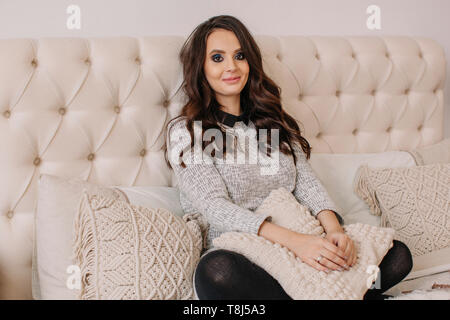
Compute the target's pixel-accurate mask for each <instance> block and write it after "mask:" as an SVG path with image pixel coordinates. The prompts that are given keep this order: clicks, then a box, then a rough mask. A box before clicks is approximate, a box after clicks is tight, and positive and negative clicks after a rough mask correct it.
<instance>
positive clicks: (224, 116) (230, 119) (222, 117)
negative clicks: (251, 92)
mask: <svg viewBox="0 0 450 320" xmlns="http://www.w3.org/2000/svg"><path fill="white" fill-rule="evenodd" d="M217 114H218V116H219V121H220V122H221V123H223V124H224V125H226V126H229V127H234V124H235V123H236V122H239V121H243V122H244V123H245V125H246V126H248V121H249V119H248V117H247V115H246V114H245V113H241V115H239V116H235V115H234V114H231V113H228V112H225V111H222V110H220V109H217Z"/></svg>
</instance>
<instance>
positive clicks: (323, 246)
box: [288, 234, 348, 272]
mask: <svg viewBox="0 0 450 320" xmlns="http://www.w3.org/2000/svg"><path fill="white" fill-rule="evenodd" d="M288 248H289V249H290V250H291V251H292V252H293V253H294V254H295V255H296V256H297V257H299V258H300V259H301V260H302V261H303V262H305V263H307V264H308V265H310V266H311V267H313V268H315V269H317V270H319V271H325V272H329V271H330V270H339V271H342V270H343V269H347V268H348V266H347V262H346V261H345V259H344V257H345V252H344V251H343V250H342V249H340V248H339V247H337V246H336V245H334V244H333V243H332V242H331V241H329V240H327V239H325V238H321V237H319V236H313V235H306V234H294V235H293V236H292V237H291V239H290V241H289V246H288ZM319 257H321V258H320V259H319V261H317V258H319Z"/></svg>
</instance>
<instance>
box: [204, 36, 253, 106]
mask: <svg viewBox="0 0 450 320" xmlns="http://www.w3.org/2000/svg"><path fill="white" fill-rule="evenodd" d="M240 48H241V45H240V43H239V40H238V38H237V37H236V35H235V34H234V33H233V32H231V31H228V30H224V29H217V30H215V31H213V32H212V33H211V34H210V35H209V36H208V39H207V41H206V58H205V63H204V65H203V70H204V73H205V76H206V80H207V81H208V83H209V85H210V86H211V88H212V89H213V90H214V91H215V93H216V99H217V100H218V101H219V103H220V100H221V99H220V98H221V97H227V96H236V95H240V93H241V91H242V89H243V88H244V87H245V84H246V83H247V79H248V73H249V69H250V68H249V66H248V63H247V59H246V58H245V57H244V54H243V53H242V51H241V50H240ZM236 77H239V79H237V80H234V81H225V79H228V78H236Z"/></svg>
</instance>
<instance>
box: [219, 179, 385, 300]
mask: <svg viewBox="0 0 450 320" xmlns="http://www.w3.org/2000/svg"><path fill="white" fill-rule="evenodd" d="M262 212H270V213H271V215H272V222H273V223H275V224H277V225H280V226H282V227H285V228H288V229H291V230H293V231H296V232H299V233H304V234H312V235H317V236H324V230H323V228H322V226H321V225H320V222H319V221H318V220H317V219H316V218H315V217H313V216H312V215H311V213H310V212H309V211H308V209H307V208H306V207H305V206H303V205H301V204H300V203H299V202H298V201H297V200H296V198H295V197H294V196H293V195H292V194H291V193H290V192H289V191H288V190H286V189H284V188H280V189H278V190H273V191H272V192H271V193H270V195H269V196H268V197H267V198H266V199H265V200H264V201H263V203H262V204H261V206H260V207H259V208H258V209H257V210H256V211H255V213H256V214H261V213H262ZM344 229H345V232H346V233H347V234H348V235H349V236H350V237H351V238H352V240H353V241H354V244H355V247H356V250H357V253H358V259H357V261H356V263H355V264H354V265H353V266H352V267H351V268H350V269H349V270H347V271H331V272H329V273H326V272H323V271H318V270H316V269H315V268H313V267H311V266H309V265H308V264H306V263H303V262H302V261H301V260H300V258H298V257H296V256H295V255H294V253H293V252H291V251H290V250H289V249H287V248H285V247H283V246H280V245H279V244H277V243H273V242H271V241H269V240H267V239H265V238H263V237H261V236H257V235H254V234H249V233H243V232H226V233H224V234H222V235H221V236H220V237H218V238H215V239H214V240H213V245H214V246H215V247H218V248H223V249H228V250H232V251H235V252H238V253H241V254H243V255H244V256H246V257H247V258H248V259H249V260H250V261H252V262H253V263H255V264H257V265H259V266H260V267H262V268H263V269H265V270H266V271H267V272H268V273H270V274H271V275H272V276H273V277H274V278H275V279H276V280H277V281H278V282H279V283H280V285H281V286H282V287H283V289H284V290H285V291H286V293H287V294H288V295H290V296H291V297H292V298H293V299H296V300H302V299H308V300H312V299H339V300H341V299H342V300H344V299H352V300H357V299H362V298H363V296H364V294H365V292H366V291H367V290H368V288H370V286H371V285H372V280H374V279H371V278H372V277H373V272H372V270H373V269H376V268H375V267H376V266H378V264H379V263H380V262H381V260H382V259H383V257H384V256H385V254H386V253H387V251H388V250H389V249H390V248H391V247H392V240H393V236H394V230H392V229H389V228H378V227H375V226H371V225H365V224H361V223H357V224H351V225H347V226H344ZM371 266H372V267H371Z"/></svg>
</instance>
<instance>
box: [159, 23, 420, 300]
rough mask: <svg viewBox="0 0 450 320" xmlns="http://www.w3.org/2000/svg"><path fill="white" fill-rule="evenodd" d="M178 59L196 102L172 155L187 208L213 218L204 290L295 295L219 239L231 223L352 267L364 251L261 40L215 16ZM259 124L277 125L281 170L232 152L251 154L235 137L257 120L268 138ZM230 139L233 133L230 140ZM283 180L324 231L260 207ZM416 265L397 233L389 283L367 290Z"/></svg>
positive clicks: (177, 122) (388, 260) (315, 261)
mask: <svg viewBox="0 0 450 320" xmlns="http://www.w3.org/2000/svg"><path fill="white" fill-rule="evenodd" d="M180 59H181V62H182V65H183V73H184V82H183V89H184V91H185V93H186V95H187V97H188V102H187V103H186V105H185V106H184V107H183V109H182V111H181V114H180V116H178V117H177V118H175V119H173V120H172V121H171V122H170V123H169V124H168V127H167V133H168V136H167V139H166V141H167V146H166V148H167V151H168V152H167V153H166V160H167V161H168V164H169V166H170V167H171V168H173V170H174V173H175V175H176V177H177V180H178V184H179V189H180V201H181V205H182V207H183V210H184V212H185V213H195V212H199V213H201V215H202V216H203V217H204V218H206V220H207V222H208V223H209V230H208V231H207V236H206V239H205V242H206V243H205V248H204V249H205V250H206V251H203V254H202V257H201V259H200V261H199V263H198V265H197V267H196V271H195V274H194V288H195V291H196V295H197V297H198V298H199V299H290V297H289V296H288V295H287V294H286V292H285V291H284V290H283V289H282V288H281V286H280V285H279V283H278V282H277V281H276V280H275V279H274V278H273V277H272V276H271V275H270V274H268V273H267V272H266V271H265V270H263V269H262V268H260V267H259V266H257V265H255V264H253V263H252V262H250V261H249V260H248V259H246V258H245V257H244V256H243V255H240V254H238V253H235V252H231V251H228V250H223V249H216V248H213V247H212V245H211V241H212V239H214V238H215V237H217V236H219V235H220V234H221V233H223V232H227V231H240V232H249V233H253V234H258V235H260V236H262V237H264V238H266V239H268V240H270V241H272V242H276V243H279V244H281V245H283V246H285V247H287V248H289V249H290V250H291V251H292V252H293V253H294V254H295V255H296V256H298V257H300V259H301V260H302V261H303V262H305V263H307V264H308V265H310V266H312V267H313V268H315V269H317V270H320V271H325V272H329V271H331V270H340V271H343V270H347V269H349V268H351V266H352V265H353V264H354V263H355V262H356V259H357V252H356V250H355V246H354V244H353V242H352V240H351V239H350V238H349V237H348V236H347V235H346V234H345V232H344V230H343V228H342V227H341V225H342V223H343V220H342V218H341V216H340V215H339V214H338V213H337V211H338V210H337V208H336V205H335V204H334V203H333V201H332V200H331V199H330V197H329V195H328V193H327V191H326V190H325V188H324V187H323V186H322V185H321V183H320V181H319V180H318V179H317V178H316V177H315V175H314V173H313V171H312V169H311V167H310V166H309V164H308V162H307V159H308V158H309V156H310V152H311V147H310V145H309V143H308V142H307V141H306V139H305V138H304V137H302V135H301V132H300V129H299V126H298V124H297V122H296V121H295V119H293V118H292V117H291V116H289V115H288V114H287V113H286V112H285V111H284V110H283V109H282V107H281V103H280V90H281V89H280V88H279V87H278V86H277V85H276V84H275V83H274V82H273V81H272V80H271V79H270V78H269V77H268V76H267V75H266V74H265V73H264V71H263V67H262V59H261V53H260V50H259V48H258V46H257V44H256V42H255V40H254V39H253V37H252V36H251V34H250V33H249V31H248V30H247V28H246V27H245V26H244V25H243V24H242V23H241V22H240V21H239V20H238V19H236V18H234V17H232V16H227V15H222V16H216V17H212V18H210V19H209V20H207V21H205V22H204V23H202V24H200V25H199V26H198V27H197V28H196V29H195V30H194V31H193V32H192V34H191V35H190V36H189V37H188V39H187V40H186V42H185V44H184V46H183V48H182V50H181V52H180ZM197 121H200V122H197ZM260 129H269V130H270V131H271V132H277V133H278V141H275V142H277V143H275V147H273V145H274V143H273V142H274V141H272V135H271V134H270V135H267V136H266V137H265V138H266V139H268V142H267V144H266V147H267V146H268V145H269V144H270V148H268V149H269V150H266V153H264V154H265V155H267V156H268V157H269V158H272V157H273V156H274V155H276V154H277V155H278V158H277V159H276V160H277V164H279V165H278V166H277V170H276V172H275V174H262V171H261V168H262V164H261V163H254V162H253V163H247V162H246V163H242V162H241V163H236V162H235V161H234V162H226V161H224V159H226V160H229V159H233V157H231V156H230V155H233V156H234V153H235V152H236V153H239V152H244V154H247V150H246V148H245V147H241V148H240V146H241V144H240V143H236V140H239V138H240V135H242V133H245V132H248V130H255V131H256V140H257V141H258V142H260V141H261V140H262V135H261V134H260ZM210 130H215V131H214V132H215V135H214V138H210V139H205V137H204V135H202V134H205V133H206V132H207V131H210ZM198 132H200V133H201V134H200V135H198ZM217 132H219V134H217ZM230 137H231V138H230ZM230 140H233V143H231V144H228V143H223V142H224V141H227V142H229V141H230ZM239 141H242V140H239ZM244 146H245V144H244ZM243 148H244V149H245V150H244V151H243V150H242V149H243ZM207 150H208V151H209V152H207ZM258 150H259V149H258ZM191 151H194V152H193V153H192V152H191ZM195 151H197V153H196V152H195ZM199 151H200V152H199ZM278 151H279V152H278ZM276 152H278V153H276ZM262 154H263V153H258V155H262ZM168 155H169V159H167V156H168ZM186 155H187V157H186ZM234 159H235V158H234ZM280 187H284V188H286V189H288V190H290V191H291V192H292V193H293V195H294V196H295V197H296V199H297V200H298V201H299V202H300V203H302V204H303V205H305V206H307V207H308V208H309V209H310V211H311V213H312V214H313V215H314V216H315V217H316V218H317V219H318V220H319V221H320V223H321V225H322V226H323V228H324V230H325V232H326V237H325V238H321V237H317V236H312V235H306V234H299V233H296V232H293V231H290V230H288V229H286V228H283V227H281V226H278V225H276V224H274V223H272V222H271V216H270V212H267V213H265V214H261V215H256V214H253V213H252V211H253V210H255V209H256V208H257V207H258V206H259V205H260V204H261V203H262V201H263V200H264V199H265V198H266V197H267V196H268V195H269V193H270V191H272V190H274V189H278V188H280ZM411 267H412V260H411V254H410V252H409V250H408V248H407V247H406V246H405V245H404V244H403V243H401V242H399V241H395V242H394V247H393V248H392V249H391V250H390V251H389V252H388V253H387V255H386V256H385V258H384V259H383V261H382V263H381V264H380V269H381V289H378V290H375V289H374V290H369V291H368V294H366V297H369V296H371V295H374V294H373V293H377V294H380V293H381V292H384V291H385V290H387V289H389V288H390V287H392V286H393V285H395V284H396V283H398V282H400V281H401V280H402V279H403V278H404V277H405V276H406V275H407V274H408V273H409V271H410V270H411Z"/></svg>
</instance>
